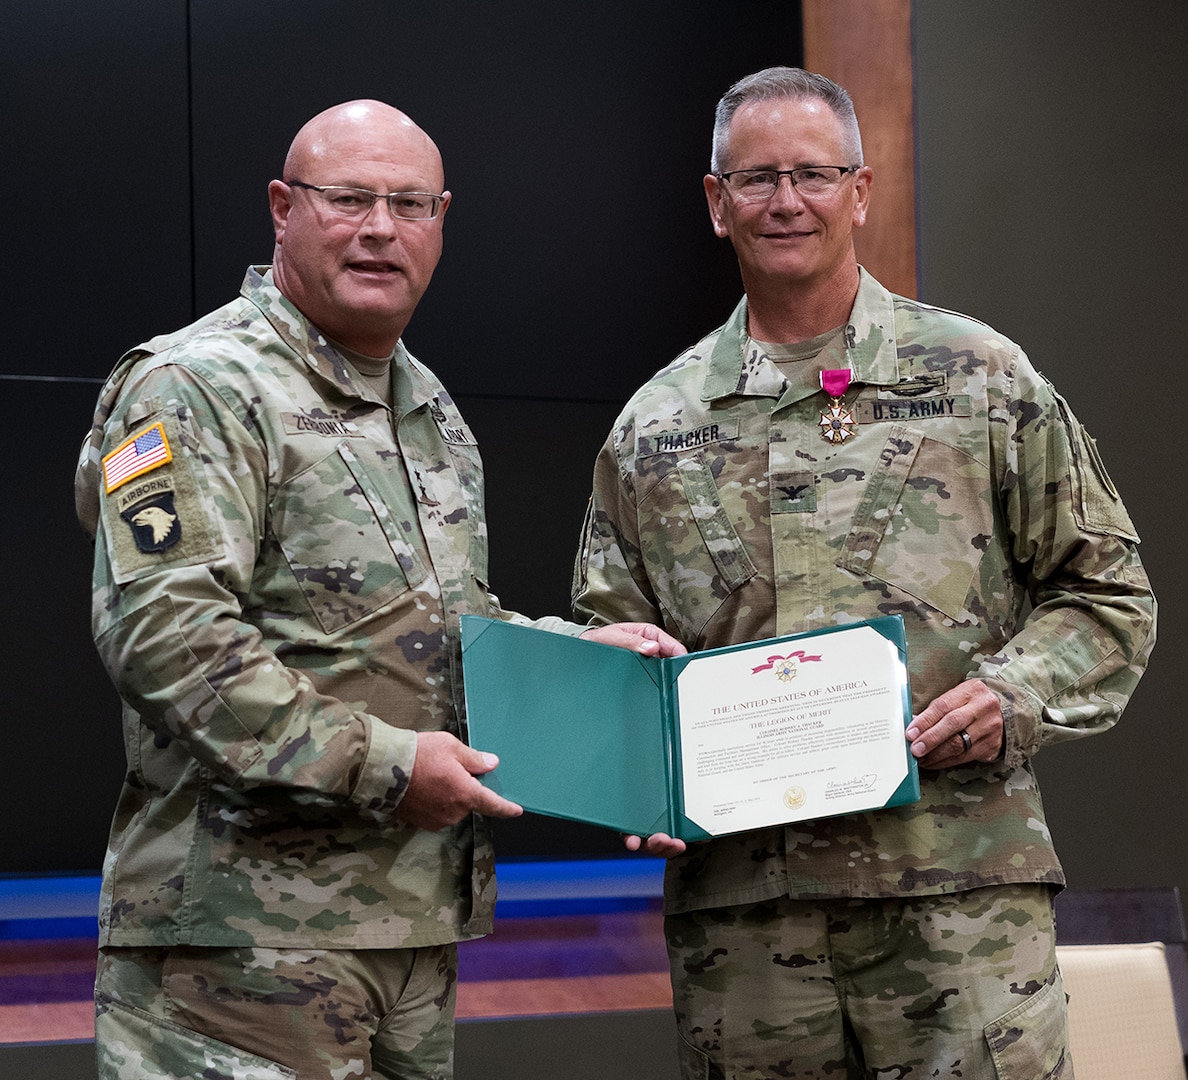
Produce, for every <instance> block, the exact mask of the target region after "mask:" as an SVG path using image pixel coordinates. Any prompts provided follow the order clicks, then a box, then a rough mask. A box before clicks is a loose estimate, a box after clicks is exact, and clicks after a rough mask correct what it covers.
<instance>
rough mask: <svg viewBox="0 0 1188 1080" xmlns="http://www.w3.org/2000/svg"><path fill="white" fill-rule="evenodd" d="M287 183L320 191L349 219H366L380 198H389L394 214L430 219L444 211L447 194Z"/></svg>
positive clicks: (408, 218)
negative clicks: (385, 192) (442, 207)
mask: <svg viewBox="0 0 1188 1080" xmlns="http://www.w3.org/2000/svg"><path fill="white" fill-rule="evenodd" d="M285 183H286V184H288V185H289V187H297V188H305V190H306V191H313V192H316V193H317V195H318V196H319V197H320V198H321V199H322V201H323V202H324V203H325V204H326V205H327V206H328V207H329V208H330V210H331V211H332V212H333V213H335V214H338V215H339V216H340V217H345V218H365V217H366V216H367V215H368V214H370V213H371V208H372V207H373V206H375V200H376V199H385V200H386V201H387V203H388V209H389V210H390V211H391V212H392V216H393V217H397V218H405V219H407V220H409V221H426V220H429V219H430V218H435V217H437V215H438V214H439V213H440V212H441V204H442V203H444V202H445V196H444V195H434V194H432V193H430V192H428V191H390V192H388V193H387V194H384V193H383V192H381V191H370V190H368V189H367V188H357V187H343V186H341V185H336V184H330V185H328V186H319V185H318V184H307V183H305V182H304V181H303V180H286V181H285Z"/></svg>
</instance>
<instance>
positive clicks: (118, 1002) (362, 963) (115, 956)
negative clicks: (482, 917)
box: [95, 945, 458, 1080]
mask: <svg viewBox="0 0 1188 1080" xmlns="http://www.w3.org/2000/svg"><path fill="white" fill-rule="evenodd" d="M457 975H458V956H457V947H456V946H455V945H439V946H432V947H428V948H420V949H371V950H359V951H352V950H334V951H323V950H300V949H260V948H236V949H212V948H197V947H191V946H176V947H170V948H161V949H130V948H111V949H101V950H100V954H99V965H98V974H97V977H96V982H95V1042H96V1048H97V1052H98V1056H99V1077H100V1080H192V1078H194V1077H202V1078H203V1080H280V1078H282V1077H284V1078H292V1077H297V1078H300V1080H449V1078H450V1077H452V1076H453V1072H454V1001H455V993H456V989H457Z"/></svg>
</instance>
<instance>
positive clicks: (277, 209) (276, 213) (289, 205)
mask: <svg viewBox="0 0 1188 1080" xmlns="http://www.w3.org/2000/svg"><path fill="white" fill-rule="evenodd" d="M268 209H269V212H270V213H271V214H272V231H273V232H274V233H275V234H276V242H277V243H278V244H279V243H280V242H281V240H282V239H283V238H284V235H285V225H286V224H288V221H289V211H290V210H292V209H293V191H292V188H290V187H289V185H288V184H285V183H282V182H281V181H280V180H273V181H271V182H270V183H269V185H268Z"/></svg>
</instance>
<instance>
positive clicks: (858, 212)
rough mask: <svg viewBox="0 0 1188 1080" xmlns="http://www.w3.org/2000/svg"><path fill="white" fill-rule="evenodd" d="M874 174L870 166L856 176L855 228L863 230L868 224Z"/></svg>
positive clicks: (863, 167) (859, 171)
mask: <svg viewBox="0 0 1188 1080" xmlns="http://www.w3.org/2000/svg"><path fill="white" fill-rule="evenodd" d="M873 179H874V174H873V173H872V172H871V171H870V166H869V165H863V166H862V168H861V169H859V170H858V171H857V172H856V173H855V174H854V215H853V218H852V220H853V222H854V228H856V229H857V228H861V227H862V226H863V225H865V224H866V212H867V210H869V209H870V185H871V182H872V180H873Z"/></svg>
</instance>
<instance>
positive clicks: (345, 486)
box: [271, 444, 426, 634]
mask: <svg viewBox="0 0 1188 1080" xmlns="http://www.w3.org/2000/svg"><path fill="white" fill-rule="evenodd" d="M407 516H408V515H407V514H404V515H401V514H398V513H396V512H395V508H393V507H390V506H389V505H388V503H387V502H385V500H384V499H383V497H382V496H381V495H380V492H379V489H378V488H377V486H376V485H375V483H374V481H373V480H372V478H371V477H370V476H369V475H368V474H367V471H366V469H365V468H364V467H363V465H362V463H361V462H360V461H359V460H358V458H357V457H356V456H355V454H354V453H353V452H352V451H351V449H350V447H349V446H347V445H345V444H340V445H339V446H337V447H336V448H335V449H334V450H333V451H332V452H331V453H330V454H328V455H327V456H326V457H324V458H323V459H322V460H321V461H318V462H317V463H316V464H314V465H311V466H309V468H307V469H305V470H304V471H302V472H300V473H298V474H297V475H296V476H293V477H291V478H290V479H288V480H287V481H285V483H284V484H282V485H281V486H280V488H279V489H278V490H277V493H276V495H275V497H274V499H273V504H272V509H271V522H272V532H273V535H274V537H275V540H276V543H277V545H278V546H279V547H280V549H281V551H283V552H284V557H285V560H286V561H287V562H288V564H289V569H290V570H291V571H292V574H293V577H294V578H295V579H296V582H297V585H298V587H299V589H300V590H301V593H302V595H303V596H304V598H305V601H306V603H307V604H308V605H309V608H310V610H311V611H312V612H313V614H314V616H315V617H316V618H317V620H318V623H319V624H320V626H321V627H322V630H323V631H325V632H326V633H327V634H330V633H334V632H335V631H336V630H340V629H342V627H344V626H349V625H350V624H351V623H355V622H358V621H359V620H360V619H362V618H365V617H366V616H368V615H370V614H371V613H372V612H374V611H377V610H378V609H379V608H381V607H383V606H384V605H385V604H387V603H389V602H390V601H391V600H393V599H395V598H396V597H397V596H399V595H400V594H401V593H403V592H404V591H405V590H407V589H408V588H409V586H410V585H415V584H417V583H418V582H420V581H422V580H423V579H424V578H425V573H426V571H425V567H424V564H423V562H422V559H421V557H420V555H419V554H418V553H417V550H416V548H415V547H414V546H413V545H412V544H411V543H410V541H409V539H408V538H407V537H406V536H405V535H404V529H403V526H402V524H401V522H400V521H399V520H397V518H398V517H407ZM415 522H416V515H415V513H414V514H412V519H411V522H409V523H408V524H409V527H414V528H415V527H416V526H415Z"/></svg>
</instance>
